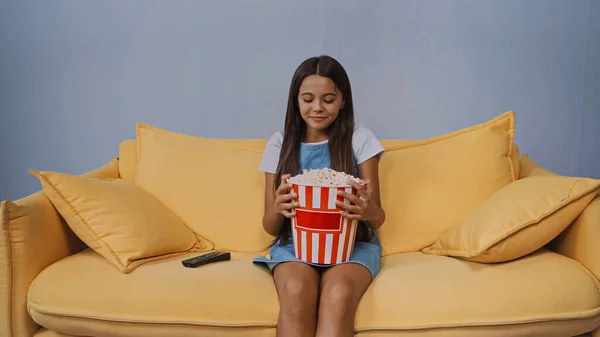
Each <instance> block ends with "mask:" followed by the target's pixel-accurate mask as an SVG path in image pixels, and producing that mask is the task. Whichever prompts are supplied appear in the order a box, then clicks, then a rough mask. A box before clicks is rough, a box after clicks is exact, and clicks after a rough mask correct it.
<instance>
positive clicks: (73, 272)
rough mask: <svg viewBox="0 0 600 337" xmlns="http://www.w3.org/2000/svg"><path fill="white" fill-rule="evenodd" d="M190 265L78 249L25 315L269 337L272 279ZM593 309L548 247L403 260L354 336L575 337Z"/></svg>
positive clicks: (243, 268) (590, 294)
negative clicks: (501, 255) (495, 259)
mask: <svg viewBox="0 0 600 337" xmlns="http://www.w3.org/2000/svg"><path fill="white" fill-rule="evenodd" d="M191 256H194V254H190V255H186V256H182V257H179V258H172V259H168V260H162V261H159V262H156V263H152V264H149V265H145V266H143V267H141V268H139V269H137V270H136V271H135V273H132V274H129V275H123V274H120V273H118V272H116V271H115V270H113V269H112V268H111V266H110V264H109V263H108V262H107V261H106V260H104V259H102V258H101V257H100V256H98V255H97V254H95V253H94V252H92V251H89V250H86V251H83V252H81V253H79V254H76V255H73V256H70V257H68V258H66V259H64V260H62V261H59V262H58V263H56V264H54V265H52V266H50V267H49V268H47V269H46V270H44V271H43V272H42V273H41V274H40V275H39V276H38V277H37V278H36V280H35V281H34V282H33V284H32V285H31V288H30V291H29V298H28V307H29V312H30V314H31V316H32V317H33V318H34V319H35V320H36V322H38V323H40V324H42V325H43V326H45V327H47V328H48V329H53V330H58V331H61V332H63V333H66V334H70V335H74V336H103V335H105V334H106V331H113V334H114V335H119V336H147V337H152V336H232V337H233V336H251V337H252V336H274V335H275V331H274V329H275V326H276V324H277V316H278V313H279V302H278V297H277V291H276V288H275V285H274V283H273V278H272V276H271V274H270V273H269V272H268V271H267V270H266V269H265V268H263V267H258V266H255V265H253V264H252V262H251V261H252V259H253V258H254V257H256V255H255V254H243V253H233V254H232V261H229V262H221V263H216V264H212V265H207V266H204V267H200V268H195V269H189V268H184V267H183V266H182V265H181V262H180V260H182V259H184V258H187V257H191ZM240 275H243V277H240ZM116 290H118V291H116ZM565 294H568V295H566V296H565ZM523 303H525V304H526V305H523ZM599 307H600V292H599V291H598V284H597V282H596V280H595V279H594V278H593V277H592V276H591V275H590V274H589V272H588V271H587V270H586V269H585V268H583V267H582V266H581V265H580V264H579V263H577V262H576V261H574V260H571V259H569V258H566V257H564V256H561V255H558V254H555V253H552V252H549V251H546V250H543V251H540V252H538V253H536V254H532V255H530V256H528V257H526V258H524V259H520V260H517V261H513V262H509V263H505V264H497V265H489V264H486V265H482V264H477V263H473V262H467V261H462V260H458V259H452V258H447V257H441V256H434V255H425V254H422V253H408V254H397V255H392V256H388V257H385V258H384V259H383V260H382V269H381V273H380V274H379V275H378V276H377V278H376V279H375V280H374V282H373V284H372V285H371V286H370V287H369V289H368V290H367V292H366V293H365V295H364V296H363V298H362V299H361V302H360V305H359V308H358V311H357V315H356V323H355V327H356V330H357V331H358V333H357V334H358V336H361V335H363V334H364V335H366V336H371V335H375V334H377V333H379V334H381V335H383V336H427V337H432V336H433V337H440V336H443V337H447V336H461V337H472V336H491V337H500V336H502V337H504V336H532V335H535V336H549V335H552V336H572V335H577V334H579V333H583V332H584V331H589V330H591V329H593V328H594V327H595V325H594V324H596V325H597V323H598V317H599V315H600V311H599ZM585 329H587V330H585Z"/></svg>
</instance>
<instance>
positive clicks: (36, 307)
mask: <svg viewBox="0 0 600 337" xmlns="http://www.w3.org/2000/svg"><path fill="white" fill-rule="evenodd" d="M28 307H29V311H30V312H31V311H33V312H37V313H40V314H43V315H50V316H55V317H63V318H71V319H89V320H95V321H101V322H114V323H130V324H152V325H158V324H171V325H192V326H210V327H227V328H243V327H265V328H274V327H276V326H277V324H276V323H264V322H263V323H258V324H257V323H255V322H244V323H240V324H229V325H227V324H219V323H217V322H208V321H207V322H189V321H188V322H185V321H156V320H154V321H152V320H143V319H142V320H139V319H138V320H133V319H128V320H123V319H115V318H108V317H98V316H92V315H73V314H63V313H55V312H51V310H48V309H43V308H42V309H40V308H39V305H38V304H35V303H33V302H31V301H29V303H28Z"/></svg>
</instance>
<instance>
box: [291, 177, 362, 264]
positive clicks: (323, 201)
mask: <svg viewBox="0 0 600 337" xmlns="http://www.w3.org/2000/svg"><path fill="white" fill-rule="evenodd" d="M292 186H293V187H292V188H293V189H294V192H296V195H298V198H296V199H295V201H296V202H297V203H298V204H299V207H298V208H296V209H295V211H296V216H295V217H293V218H292V219H293V221H292V236H293V239H294V254H295V255H296V258H298V259H299V260H301V261H305V262H310V263H317V264H325V265H328V264H336V263H342V262H346V261H348V260H349V259H350V257H351V256H352V251H353V249H354V239H355V238H356V228H357V225H358V221H357V220H348V219H346V218H344V217H342V216H341V215H340V213H339V211H341V210H342V208H340V207H338V206H337V205H336V203H335V201H336V200H339V201H343V202H345V203H347V204H351V205H353V203H352V202H350V200H348V199H345V198H343V197H340V196H338V195H337V192H338V191H344V190H345V191H346V192H348V193H351V194H353V195H356V194H357V191H356V189H355V188H352V187H318V186H304V185H296V184H293V185H292Z"/></svg>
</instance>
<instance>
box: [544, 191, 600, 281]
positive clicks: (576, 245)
mask: <svg viewBox="0 0 600 337" xmlns="http://www.w3.org/2000/svg"><path fill="white" fill-rule="evenodd" d="M599 246H600V196H598V197H596V199H594V200H593V201H592V202H591V203H590V204H589V205H588V207H586V209H585V210H584V211H583V212H582V213H581V214H580V215H579V217H578V218H577V219H576V220H575V221H574V222H573V223H572V224H571V225H570V226H569V227H568V228H567V229H566V230H565V231H563V232H562V233H561V235H559V236H558V237H557V238H556V239H555V240H554V242H553V243H552V249H553V250H554V251H555V252H557V253H559V254H561V255H564V256H567V257H570V258H572V259H574V260H576V261H578V262H579V263H581V264H582V265H583V266H585V267H586V268H587V269H588V270H589V271H590V272H592V274H594V276H596V278H597V279H598V280H600V250H598V247H599Z"/></svg>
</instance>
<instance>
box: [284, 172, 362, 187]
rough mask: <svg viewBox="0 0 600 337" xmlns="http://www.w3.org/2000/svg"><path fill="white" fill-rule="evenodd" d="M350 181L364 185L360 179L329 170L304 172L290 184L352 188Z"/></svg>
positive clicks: (291, 179)
mask: <svg viewBox="0 0 600 337" xmlns="http://www.w3.org/2000/svg"><path fill="white" fill-rule="evenodd" d="M348 180H352V181H355V182H356V183H358V184H364V182H363V181H362V180H360V179H359V178H356V177H354V176H352V175H350V174H347V173H345V172H338V171H335V170H332V169H329V168H324V169H318V170H313V169H311V170H304V172H303V173H301V174H298V175H295V176H293V177H291V178H290V179H289V180H288V182H289V183H291V184H296V185H304V186H320V187H350V184H349V183H348Z"/></svg>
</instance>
